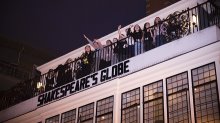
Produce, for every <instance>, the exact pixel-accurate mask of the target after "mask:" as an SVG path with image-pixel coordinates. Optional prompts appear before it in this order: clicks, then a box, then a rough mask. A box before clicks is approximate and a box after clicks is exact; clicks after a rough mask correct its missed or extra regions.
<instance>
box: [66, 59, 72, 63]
mask: <svg viewBox="0 0 220 123" xmlns="http://www.w3.org/2000/svg"><path fill="white" fill-rule="evenodd" d="M72 61H73V60H72V59H71V58H68V59H67V60H66V62H65V64H69V63H71V62H72Z"/></svg>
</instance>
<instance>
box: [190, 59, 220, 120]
mask: <svg viewBox="0 0 220 123" xmlns="http://www.w3.org/2000/svg"><path fill="white" fill-rule="evenodd" d="M195 71H200V72H199V73H196V72H195ZM192 74H194V75H193V78H192V81H193V94H194V108H195V115H196V122H197V123H203V122H204V123H220V118H219V115H220V114H219V101H218V98H219V97H218V94H217V93H218V89H217V80H216V72H215V64H214V63H211V64H208V65H205V66H202V67H199V68H196V69H193V70H192ZM197 76H199V81H198V82H197V81H196V80H195V77H197Z"/></svg>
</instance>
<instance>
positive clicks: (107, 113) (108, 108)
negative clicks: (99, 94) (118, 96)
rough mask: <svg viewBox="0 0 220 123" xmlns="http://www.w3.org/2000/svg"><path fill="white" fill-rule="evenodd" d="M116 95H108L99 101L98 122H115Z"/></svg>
mask: <svg viewBox="0 0 220 123" xmlns="http://www.w3.org/2000/svg"><path fill="white" fill-rule="evenodd" d="M113 104H114V97H113V96H111V97H108V98H105V99H102V100H100V101H98V102H97V110H96V122H97V123H113Z"/></svg>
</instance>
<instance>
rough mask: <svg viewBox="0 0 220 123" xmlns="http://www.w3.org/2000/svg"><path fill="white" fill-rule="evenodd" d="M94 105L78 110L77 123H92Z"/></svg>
mask: <svg viewBox="0 0 220 123" xmlns="http://www.w3.org/2000/svg"><path fill="white" fill-rule="evenodd" d="M93 117H94V103H91V104H87V105H85V106H82V107H80V108H79V114H78V121H77V122H78V123H93Z"/></svg>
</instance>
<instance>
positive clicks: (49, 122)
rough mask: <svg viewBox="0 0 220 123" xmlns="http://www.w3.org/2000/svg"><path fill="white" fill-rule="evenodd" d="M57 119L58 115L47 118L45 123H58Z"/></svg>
mask: <svg viewBox="0 0 220 123" xmlns="http://www.w3.org/2000/svg"><path fill="white" fill-rule="evenodd" d="M59 117H60V115H59V114H58V115H56V116H53V117H50V118H47V119H46V122H45V123H59Z"/></svg>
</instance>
